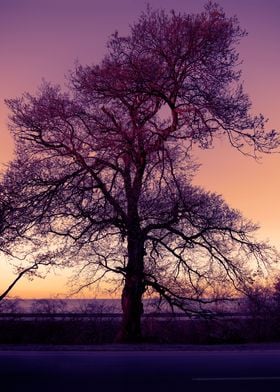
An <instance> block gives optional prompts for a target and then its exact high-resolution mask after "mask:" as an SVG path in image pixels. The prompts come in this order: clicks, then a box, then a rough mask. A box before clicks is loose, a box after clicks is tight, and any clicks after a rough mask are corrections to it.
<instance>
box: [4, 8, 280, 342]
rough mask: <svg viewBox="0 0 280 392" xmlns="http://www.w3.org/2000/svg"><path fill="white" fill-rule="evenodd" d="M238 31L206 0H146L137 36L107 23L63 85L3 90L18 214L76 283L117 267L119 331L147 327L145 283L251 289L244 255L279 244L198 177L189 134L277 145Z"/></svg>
mask: <svg viewBox="0 0 280 392" xmlns="http://www.w3.org/2000/svg"><path fill="white" fill-rule="evenodd" d="M244 34H245V33H244V31H243V30H241V29H240V27H239V25H238V22H237V20H236V19H235V18H227V17H226V16H225V14H224V12H223V11H222V10H221V9H220V8H219V7H218V6H216V5H213V4H211V3H208V5H207V6H206V7H205V10H204V12H202V13H201V14H197V15H187V14H176V13H175V12H171V13H170V14H168V13H166V12H164V11H153V10H150V9H148V10H147V11H146V12H144V13H143V14H142V15H141V17H140V18H139V20H138V21H137V22H136V23H135V24H134V25H133V26H132V27H131V33H130V35H129V36H127V37H120V36H119V35H118V33H115V34H114V35H113V36H112V38H111V39H110V41H109V43H108V54H107V56H106V57H105V58H104V60H103V61H102V63H101V64H100V65H93V66H85V67H84V66H80V65H78V66H77V67H76V69H75V70H74V71H73V73H72V74H71V76H70V81H69V90H68V92H63V91H62V90H61V88H60V87H58V86H53V85H51V84H48V83H43V85H42V86H41V88H40V90H39V91H38V93H37V94H36V95H34V96H32V95H30V94H25V95H24V96H23V97H22V98H18V99H12V100H9V101H7V103H8V106H9V107H10V110H11V112H12V116H11V130H12V132H13V134H14V137H15V141H16V146H17V160H15V161H14V162H13V163H12V164H11V166H10V169H9V171H8V172H7V174H6V177H5V179H4V185H5V186H6V188H7V189H10V190H11V192H14V193H15V189H17V190H18V192H17V194H18V195H20V196H19V197H17V198H14V199H13V202H14V211H15V216H14V219H15V221H16V222H17V225H19V227H23V228H24V230H26V228H27V227H28V230H27V231H25V233H28V236H29V238H31V239H32V240H33V241H35V240H36V241H39V242H40V243H44V244H47V243H51V247H52V248H51V249H52V258H51V260H52V263H55V262H56V263H60V264H62V265H77V266H78V268H79V273H78V275H79V277H80V278H81V279H83V283H82V285H81V287H85V286H90V285H92V284H94V283H95V282H96V281H98V280H99V279H101V278H103V277H104V276H105V275H107V274H109V276H111V274H112V273H114V274H117V276H120V277H121V283H122V282H123V291H122V309H123V321H122V326H121V329H120V332H119V335H118V340H119V341H135V340H138V339H140V337H141V324H140V322H141V315H142V312H143V305H142V297H143V294H144V293H145V292H146V291H150V292H152V293H157V294H158V295H159V296H160V297H162V298H164V299H165V300H166V301H167V302H168V303H169V304H170V306H172V307H173V306H177V307H180V308H181V309H183V310H184V311H186V312H187V313H188V314H194V313H200V312H202V311H204V310H205V309H204V305H206V304H207V303H208V302H209V301H211V300H212V299H213V295H214V291H215V290H214V289H215V286H217V285H219V284H221V285H224V286H226V285H227V286H230V287H233V289H234V290H236V289H238V290H243V289H244V286H245V285H246V282H247V281H249V280H250V276H251V274H250V272H251V271H250V268H251V267H250V265H252V266H253V264H248V262H249V261H251V260H252V258H253V259H255V261H256V263H257V264H260V263H262V262H265V261H266V260H268V259H269V258H270V256H271V254H269V252H270V249H269V248H268V247H267V245H266V244H264V243H259V242H258V243H257V242H255V241H254V240H253V239H252V238H251V234H252V233H253V232H254V231H255V229H256V226H254V225H253V224H252V223H250V222H248V221H246V220H244V219H243V218H242V216H241V215H240V214H239V213H238V212H237V211H235V210H232V209H230V208H229V207H228V206H227V205H226V204H225V202H224V201H223V200H222V198H221V197H220V196H217V195H215V194H210V193H206V192H205V191H203V190H202V189H200V188H196V187H193V186H191V177H192V175H193V174H194V171H195V165H194V164H193V162H192V159H191V150H192V146H193V145H197V146H199V147H200V148H202V149H207V148H209V147H211V146H212V143H213V140H214V138H215V137H218V136H225V137H227V138H228V140H229V142H230V143H231V145H232V146H233V147H235V148H237V149H239V150H242V151H243V152H244V153H245V154H252V155H254V154H256V153H258V152H269V151H271V150H272V149H274V148H276V147H277V146H278V134H277V133H276V132H275V131H271V132H269V133H266V132H265V130H264V119H263V117H262V116H259V117H251V116H250V115H249V109H250V101H249V99H248V97H247V95H246V94H244V92H243V90H242V86H241V85H240V84H239V77H240V72H239V70H237V69H236V65H237V63H238V54H237V52H236V44H237V43H238V41H239V40H240V39H241V38H242V37H243V36H244ZM23 216H24V218H22V217H23ZM11 218H12V217H11ZM42 241H43V242H42ZM55 250H57V252H58V254H57V255H55ZM60 256H62V257H60ZM248 266H249V267H248ZM252 268H253V267H252ZM209 298H210V299H209ZM211 298H212V299H211Z"/></svg>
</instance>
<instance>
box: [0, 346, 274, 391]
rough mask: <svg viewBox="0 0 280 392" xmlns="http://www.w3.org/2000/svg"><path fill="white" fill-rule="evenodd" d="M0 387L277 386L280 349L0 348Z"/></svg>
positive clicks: (191, 388) (182, 388)
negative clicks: (54, 349)
mask: <svg viewBox="0 0 280 392" xmlns="http://www.w3.org/2000/svg"><path fill="white" fill-rule="evenodd" d="M0 383H1V391H9V392H10V391H12V392H14V391H15V392H23V391H28V392H33V391H34V392H35V391H36V392H46V391H49V392H51V391H54V392H55V391H60V392H64V391H67V392H72V391H80V392H87V391H93V392H94V391H102V392H105V391H114V392H118V391H122V392H128V391H129V392H138V391H141V392H148V391H155V392H157V391H159V392H165V391H170V392H175V391H195V392H197V391H204V392H205V391H212V390H214V391H216V392H219V391H226V392H229V391H235V392H236V391H237V392H240V391H246V392H248V391H254V392H256V391H257V390H265V391H269V392H271V391H279V390H280V350H253V351H252V350H242V351H231V350H229V351H227V350H223V351H218V350H216V351H215V350H212V351H104V352H102V351H86V352H85V351H80V352H79V351H59V352H57V351H0Z"/></svg>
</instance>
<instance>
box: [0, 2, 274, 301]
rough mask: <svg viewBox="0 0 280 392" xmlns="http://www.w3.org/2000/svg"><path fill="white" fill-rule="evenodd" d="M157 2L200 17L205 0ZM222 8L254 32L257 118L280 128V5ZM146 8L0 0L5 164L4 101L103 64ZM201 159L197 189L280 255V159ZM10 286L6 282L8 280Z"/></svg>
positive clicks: (217, 154) (252, 78)
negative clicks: (111, 40) (212, 194)
mask: <svg viewBox="0 0 280 392" xmlns="http://www.w3.org/2000/svg"><path fill="white" fill-rule="evenodd" d="M149 3H150V5H151V6H152V7H154V8H156V7H161V8H165V9H167V10H168V9H172V8H174V9H175V10H177V11H186V12H200V11H201V10H202V7H203V4H205V1H203V0H173V1H171V0H158V1H155V0H151V1H150V2H149ZM218 3H219V4H220V5H221V6H223V8H224V9H225V11H226V13H227V14H228V15H234V14H236V15H237V16H238V18H239V20H240V23H241V26H242V27H244V28H245V29H246V30H247V31H248V33H249V35H248V37H246V38H244V40H243V42H242V43H241V45H240V48H239V49H240V50H239V51H240V55H241V59H243V61H244V63H243V65H242V69H243V74H242V79H243V80H244V83H245V89H246V91H247V92H248V93H249V95H250V97H251V99H252V102H253V111H254V112H255V113H259V112H262V113H263V114H264V115H265V117H269V119H270V121H269V123H268V128H276V129H280V108H279V92H280V75H279V72H280V23H279V20H280V0H220V1H218ZM146 4H147V1H143V0H138V1H135V0H119V1H114V0H102V1H99V0H0V48H1V61H0V86H1V88H0V130H1V132H0V162H2V163H4V162H7V160H8V159H11V152H12V143H11V139H10V138H9V136H8V131H7V110H6V108H5V105H4V103H3V100H4V99H5V98H11V97H15V96H19V95H21V94H22V93H23V92H24V91H30V92H34V91H35V90H36V87H37V86H38V85H39V84H40V82H41V80H42V78H45V79H47V80H50V81H53V82H60V83H63V78H64V75H65V74H67V72H68V70H70V69H71V68H72V67H73V64H74V61H75V60H76V59H78V60H79V62H81V63H82V64H85V63H94V62H99V61H100V59H101V58H102V56H103V55H104V54H105V53H106V41H107V39H108V37H109V35H110V34H111V33H113V32H114V31H115V30H118V31H119V32H120V33H121V34H126V33H127V32H128V27H129V24H130V23H132V22H133V21H135V20H136V19H137V17H138V16H139V14H140V12H141V10H143V9H144V8H145V6H146ZM198 157H199V161H200V162H202V164H203V165H202V167H201V169H200V172H199V174H198V176H197V178H196V180H195V181H196V183H198V184H201V185H203V186H204V187H205V188H206V189H209V190H212V191H217V192H218V193H221V194H223V195H224V197H225V199H226V200H227V201H228V202H229V204H230V205H231V206H232V207H236V208H238V209H240V210H241V211H242V212H243V213H244V215H245V216H246V217H248V218H251V219H252V220H254V221H256V222H259V223H260V224H261V226H262V229H261V231H260V237H264V238H270V239H271V241H272V243H273V244H275V245H277V246H278V247H279V248H280V234H279V233H280V231H279V221H280V207H279V200H280V176H279V166H280V156H267V157H264V159H263V163H262V164H261V165H258V164H257V163H255V162H254V161H252V160H251V159H249V158H244V157H243V156H240V154H238V153H237V152H235V151H232V150H231V149H229V148H228V146H227V145H225V144H224V143H221V142H219V143H217V147H216V148H215V149H214V150H211V151H209V152H203V153H201V152H199V153H198ZM2 268H4V267H2ZM5 268H6V267H5ZM0 272H1V266H0ZM5 273H7V270H6V269H5ZM1 275H2V273H1ZM62 280H63V279H62V278H57V277H56V278H49V279H46V280H45V281H41V280H40V281H38V284H37V283H36V282H34V283H32V284H30V283H29V282H27V284H25V283H23V284H20V285H19V286H18V287H19V289H17V290H18V291H15V293H18V294H19V295H20V294H22V295H26V296H29V297H30V296H35V295H48V294H49V293H52V290H51V289H50V284H51V285H52V287H53V288H54V287H56V289H53V290H56V291H58V290H57V287H58V285H60V284H62V283H61V282H62ZM50 282H51V283H50ZM54 282H58V283H54ZM36 284H37V286H36ZM2 286H5V282H4V281H3V282H2V281H0V287H2ZM39 286H40V289H39ZM53 292H54V291H53ZM23 293H24V294H23Z"/></svg>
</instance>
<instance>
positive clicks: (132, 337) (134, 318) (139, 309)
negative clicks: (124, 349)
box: [116, 233, 144, 343]
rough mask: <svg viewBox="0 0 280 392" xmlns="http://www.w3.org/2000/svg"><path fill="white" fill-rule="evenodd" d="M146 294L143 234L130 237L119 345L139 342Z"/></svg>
mask: <svg viewBox="0 0 280 392" xmlns="http://www.w3.org/2000/svg"><path fill="white" fill-rule="evenodd" d="M143 293H144V242H143V240H142V238H141V234H140V233H138V235H132V236H128V262H127V268H126V278H125V285H124V288H123V292H122V311H123V317H122V323H121V328H120V330H119V333H118V335H117V338H116V341H117V342H119V343H133V342H139V341H141V339H142V334H141V316H142V314H143V303H142V295H143Z"/></svg>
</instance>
